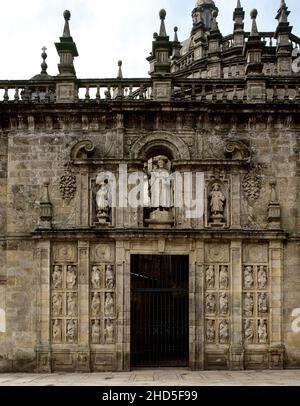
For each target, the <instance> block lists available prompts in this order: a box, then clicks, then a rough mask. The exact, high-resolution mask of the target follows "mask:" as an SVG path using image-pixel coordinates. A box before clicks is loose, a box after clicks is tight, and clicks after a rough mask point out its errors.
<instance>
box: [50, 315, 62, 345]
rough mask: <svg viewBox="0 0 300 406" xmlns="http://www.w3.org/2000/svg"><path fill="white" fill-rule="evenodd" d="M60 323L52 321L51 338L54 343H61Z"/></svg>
mask: <svg viewBox="0 0 300 406" xmlns="http://www.w3.org/2000/svg"><path fill="white" fill-rule="evenodd" d="M61 337H62V336H61V321H60V320H54V323H53V327H52V338H53V341H54V342H56V343H60V342H61Z"/></svg>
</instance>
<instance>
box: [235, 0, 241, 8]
mask: <svg viewBox="0 0 300 406" xmlns="http://www.w3.org/2000/svg"><path fill="white" fill-rule="evenodd" d="M236 8H242V5H241V0H238V1H237V5H236Z"/></svg>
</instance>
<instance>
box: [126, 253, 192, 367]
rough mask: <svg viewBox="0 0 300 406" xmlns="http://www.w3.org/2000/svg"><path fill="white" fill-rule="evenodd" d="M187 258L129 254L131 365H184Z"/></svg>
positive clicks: (185, 353)
mask: <svg viewBox="0 0 300 406" xmlns="http://www.w3.org/2000/svg"><path fill="white" fill-rule="evenodd" d="M188 275H189V257H188V256H160V255H153V256H151V255H132V257H131V366H132V367H179V366H180V367H181V366H187V364H188V355H189V331H188V330H189V322H188V318H189V309H188V303H189V300H188V281H189V277H188Z"/></svg>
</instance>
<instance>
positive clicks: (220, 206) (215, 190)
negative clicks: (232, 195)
mask: <svg viewBox="0 0 300 406" xmlns="http://www.w3.org/2000/svg"><path fill="white" fill-rule="evenodd" d="M209 197H210V214H211V219H212V221H213V223H215V224H217V223H223V222H224V210H225V202H226V198H225V196H224V194H223V192H222V191H221V185H220V183H214V184H213V185H212V190H211V192H210V194H209Z"/></svg>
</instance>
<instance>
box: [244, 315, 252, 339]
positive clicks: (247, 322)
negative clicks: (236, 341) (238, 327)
mask: <svg viewBox="0 0 300 406" xmlns="http://www.w3.org/2000/svg"><path fill="white" fill-rule="evenodd" d="M245 339H246V341H247V342H248V343H252V342H253V339H254V329H253V321H252V320H245Z"/></svg>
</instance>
